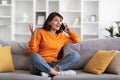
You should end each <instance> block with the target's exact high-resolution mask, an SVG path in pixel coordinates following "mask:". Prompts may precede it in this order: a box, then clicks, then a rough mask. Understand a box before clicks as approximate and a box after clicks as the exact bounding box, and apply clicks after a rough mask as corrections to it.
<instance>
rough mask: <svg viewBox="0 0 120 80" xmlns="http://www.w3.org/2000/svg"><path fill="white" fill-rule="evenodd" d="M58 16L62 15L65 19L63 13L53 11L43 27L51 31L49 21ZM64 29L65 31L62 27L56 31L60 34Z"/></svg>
mask: <svg viewBox="0 0 120 80" xmlns="http://www.w3.org/2000/svg"><path fill="white" fill-rule="evenodd" d="M56 16H58V17H60V18H61V19H62V20H63V17H62V15H60V14H59V13H57V12H52V13H51V14H49V16H48V18H47V20H46V21H45V23H44V24H43V27H42V28H43V29H45V30H47V31H50V29H51V26H50V25H49V22H50V21H52V20H53V18H54V17H56ZM62 31H63V30H62V28H60V29H59V30H57V32H56V33H57V34H58V33H60V32H62Z"/></svg>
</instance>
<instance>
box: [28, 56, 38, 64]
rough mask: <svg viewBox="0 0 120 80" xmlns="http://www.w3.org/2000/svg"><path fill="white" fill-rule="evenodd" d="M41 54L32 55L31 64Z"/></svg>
mask: <svg viewBox="0 0 120 80" xmlns="http://www.w3.org/2000/svg"><path fill="white" fill-rule="evenodd" d="M37 56H39V54H32V55H31V56H30V58H29V60H30V62H31V63H33V62H34V61H35V59H36V58H37Z"/></svg>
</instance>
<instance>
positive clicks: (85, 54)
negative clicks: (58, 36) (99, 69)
mask: <svg viewBox="0 0 120 80" xmlns="http://www.w3.org/2000/svg"><path fill="white" fill-rule="evenodd" d="M0 44H1V45H2V46H7V45H10V46H11V54H12V59H13V64H14V67H15V72H9V73H8V72H7V73H0V80H120V75H117V74H110V73H106V72H105V73H103V74H101V75H95V74H91V73H86V72H83V71H82V70H83V68H84V67H85V65H86V64H87V62H88V61H89V60H90V59H91V58H92V56H93V55H94V54H95V52H96V51H98V50H118V51H119V50H120V38H107V39H91V40H84V41H81V42H80V43H76V44H66V45H65V46H64V47H63V57H65V56H66V55H68V54H69V53H70V52H71V51H73V50H76V51H77V52H79V53H80V56H81V58H80V61H79V63H78V64H77V65H76V66H74V67H73V68H72V69H75V71H76V72H77V74H76V75H74V76H71V75H70V76H69V75H68V76H54V77H42V76H38V75H33V74H31V73H30V70H29V56H30V54H29V52H28V42H17V41H3V40H0Z"/></svg>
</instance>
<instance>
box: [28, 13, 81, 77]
mask: <svg viewBox="0 0 120 80" xmlns="http://www.w3.org/2000/svg"><path fill="white" fill-rule="evenodd" d="M62 20H63V17H62V16H61V15H60V14H59V13H57V12H52V13H51V14H50V15H49V16H48V18H47V20H46V21H45V23H44V25H43V27H42V28H40V29H38V30H37V31H34V29H33V26H32V24H30V25H29V29H30V31H31V39H30V41H29V51H30V53H31V56H30V64H31V73H32V74H36V75H40V73H41V72H45V73H48V74H50V75H53V76H56V75H59V74H63V73H64V71H65V70H69V69H71V68H72V67H73V66H74V65H75V64H76V63H78V61H79V59H80V55H79V53H77V52H76V51H73V52H71V54H69V55H68V56H66V57H65V58H63V59H62V60H57V56H58V53H59V51H60V50H61V48H62V47H63V46H64V45H65V44H66V43H77V42H80V39H79V37H78V36H77V35H76V34H75V33H74V32H73V31H71V30H70V29H69V26H68V25H67V24H65V23H64V25H65V30H64V32H66V33H67V34H68V35H65V34H63V33H62V32H63V29H62V27H61V25H62ZM71 59H72V60H71Z"/></svg>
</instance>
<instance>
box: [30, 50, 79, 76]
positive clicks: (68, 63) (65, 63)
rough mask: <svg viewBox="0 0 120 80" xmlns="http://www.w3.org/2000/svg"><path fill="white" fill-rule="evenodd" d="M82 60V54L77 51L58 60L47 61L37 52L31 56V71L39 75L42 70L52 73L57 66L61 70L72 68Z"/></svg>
mask: <svg viewBox="0 0 120 80" xmlns="http://www.w3.org/2000/svg"><path fill="white" fill-rule="evenodd" d="M79 60H80V54H79V53H78V52H76V51H74V52H72V53H71V54H69V55H67V56H66V57H64V58H63V59H61V60H59V61H57V62H46V61H45V60H44V59H43V58H42V57H41V56H40V55H39V54H37V53H35V54H33V55H31V56H30V69H31V73H32V74H35V75H39V74H40V72H46V73H50V72H51V70H52V68H53V67H55V66H57V67H58V68H59V71H64V70H68V69H71V68H72V67H73V66H74V65H75V64H77V63H78V61H79Z"/></svg>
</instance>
